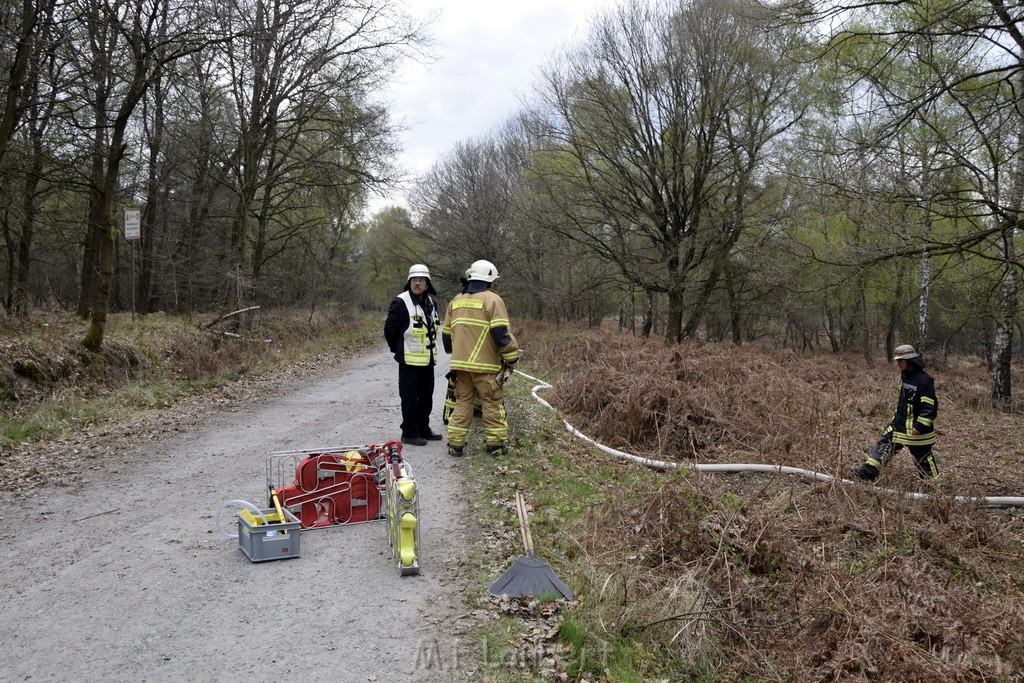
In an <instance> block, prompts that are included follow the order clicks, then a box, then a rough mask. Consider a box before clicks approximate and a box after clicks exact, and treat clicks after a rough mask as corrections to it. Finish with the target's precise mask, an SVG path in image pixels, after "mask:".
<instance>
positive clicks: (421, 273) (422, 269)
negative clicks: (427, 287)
mask: <svg viewBox="0 0 1024 683" xmlns="http://www.w3.org/2000/svg"><path fill="white" fill-rule="evenodd" d="M414 277H425V278H427V280H428V281H429V280H430V271H429V270H427V267H426V266H425V265H423V264H422V263H414V264H413V265H412V267H411V268H409V277H408V278H406V280H407V281H408V280H411V279H413V278H414Z"/></svg>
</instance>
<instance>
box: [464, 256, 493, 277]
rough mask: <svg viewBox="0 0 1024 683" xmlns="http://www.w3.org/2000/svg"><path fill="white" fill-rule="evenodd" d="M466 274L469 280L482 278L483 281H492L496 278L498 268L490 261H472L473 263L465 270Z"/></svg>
mask: <svg viewBox="0 0 1024 683" xmlns="http://www.w3.org/2000/svg"><path fill="white" fill-rule="evenodd" d="M466 276H467V277H468V278H469V279H470V280H483V281H484V282H494V281H495V280H497V279H498V269H497V268H495V267H494V264H493V263H491V262H490V261H484V260H483V259H481V260H479V261H474V262H473V265H471V266H470V267H469V270H467V271H466Z"/></svg>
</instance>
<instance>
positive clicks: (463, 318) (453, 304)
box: [441, 289, 519, 373]
mask: <svg viewBox="0 0 1024 683" xmlns="http://www.w3.org/2000/svg"><path fill="white" fill-rule="evenodd" d="M441 340H442V341H443V342H444V348H445V351H448V352H449V353H451V354H452V363H451V367H452V369H453V370H461V371H465V372H493V373H497V372H500V371H501V364H502V361H504V362H505V363H510V364H511V363H515V362H516V361H517V360H519V344H518V343H517V342H516V338H515V337H514V336H512V330H511V326H510V325H509V320H508V310H507V309H506V308H505V302H504V301H502V299H501V297H500V296H498V293H497V292H495V291H493V290H491V289H485V290H484V291H482V292H476V293H473V294H468V293H462V294H459V295H457V296H456V297H455V298H454V299H452V300H451V301H450V302H449V303H448V308H447V310H446V311H445V314H444V324H443V325H442V326H441Z"/></svg>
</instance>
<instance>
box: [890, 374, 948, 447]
mask: <svg viewBox="0 0 1024 683" xmlns="http://www.w3.org/2000/svg"><path fill="white" fill-rule="evenodd" d="M938 414H939V401H938V399H937V398H936V397H935V383H934V382H933V381H932V378H931V376H930V375H929V374H928V373H927V372H925V371H924V370H922V369H921V368H920V367H919V366H917V365H915V364H911V369H909V370H907V371H906V372H903V373H902V375H901V377H900V395H899V400H898V401H897V402H896V411H895V412H894V413H893V416H892V422H890V423H889V429H891V430H892V438H893V441H895V442H896V443H901V444H904V445H906V446H928V445H930V444H933V443H935V418H936V416H937V415H938ZM914 429H916V430H917V431H918V432H920V434H914V433H913V431H914Z"/></svg>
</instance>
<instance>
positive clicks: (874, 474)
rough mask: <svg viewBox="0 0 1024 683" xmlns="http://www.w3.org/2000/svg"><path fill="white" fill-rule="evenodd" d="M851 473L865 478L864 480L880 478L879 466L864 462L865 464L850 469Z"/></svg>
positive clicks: (859, 477)
mask: <svg viewBox="0 0 1024 683" xmlns="http://www.w3.org/2000/svg"><path fill="white" fill-rule="evenodd" d="M850 474H852V475H853V476H855V477H857V478H858V479H863V480H864V481H874V480H875V479H878V468H877V467H875V466H873V465H869V464H868V463H864V464H863V465H857V466H856V467H854V468H852V469H851V470H850Z"/></svg>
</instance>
